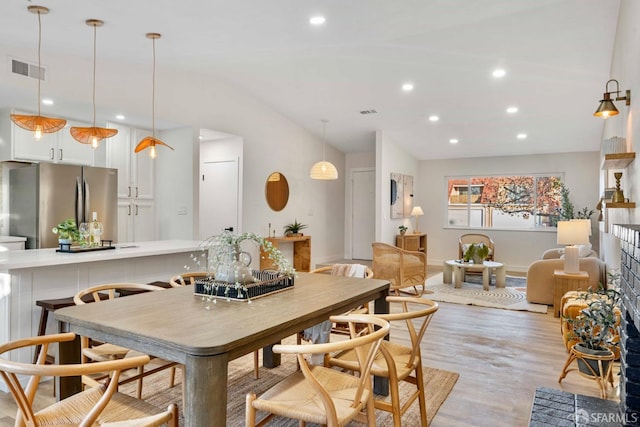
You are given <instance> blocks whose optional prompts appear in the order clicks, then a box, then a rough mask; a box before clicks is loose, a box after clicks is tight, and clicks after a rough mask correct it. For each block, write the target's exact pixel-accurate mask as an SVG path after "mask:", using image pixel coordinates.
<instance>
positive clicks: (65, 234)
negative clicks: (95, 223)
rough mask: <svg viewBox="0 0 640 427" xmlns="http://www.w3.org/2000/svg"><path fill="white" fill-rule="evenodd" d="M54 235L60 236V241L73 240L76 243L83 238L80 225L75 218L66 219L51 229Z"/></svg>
mask: <svg viewBox="0 0 640 427" xmlns="http://www.w3.org/2000/svg"><path fill="white" fill-rule="evenodd" d="M51 231H52V232H53V234H57V235H58V239H71V240H72V241H74V242H77V241H80V240H81V239H82V237H81V236H80V232H79V231H78V225H77V224H76V220H75V219H73V218H69V219H65V220H64V221H63V222H61V223H60V224H58V225H57V226H55V227H53V228H52V229H51Z"/></svg>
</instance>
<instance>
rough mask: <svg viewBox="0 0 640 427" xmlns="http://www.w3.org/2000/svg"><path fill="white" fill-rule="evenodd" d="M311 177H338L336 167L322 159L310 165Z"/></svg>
mask: <svg viewBox="0 0 640 427" xmlns="http://www.w3.org/2000/svg"><path fill="white" fill-rule="evenodd" d="M309 176H310V177H311V179H338V169H336V167H335V166H333V164H332V163H329V162H325V161H324V160H323V161H321V162H318V163H316V164H315V165H313V166H312V167H311V172H309Z"/></svg>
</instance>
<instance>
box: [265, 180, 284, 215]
mask: <svg viewBox="0 0 640 427" xmlns="http://www.w3.org/2000/svg"><path fill="white" fill-rule="evenodd" d="M264 195H265V197H266V199H267V204H268V205H269V207H270V208H271V209H273V210H274V211H276V212H278V211H281V210H282V209H284V207H285V206H287V202H288V201H289V183H288V182H287V178H285V176H284V175H283V174H281V173H280V172H273V173H272V174H271V175H269V177H268V178H267V183H266V184H265V186H264Z"/></svg>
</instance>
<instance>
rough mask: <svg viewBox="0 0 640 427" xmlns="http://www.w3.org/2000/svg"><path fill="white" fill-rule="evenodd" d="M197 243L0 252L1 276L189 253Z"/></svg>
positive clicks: (152, 242) (141, 243)
mask: <svg viewBox="0 0 640 427" xmlns="http://www.w3.org/2000/svg"><path fill="white" fill-rule="evenodd" d="M200 243H201V242H200V241H199V240H157V241H149V242H135V243H118V244H116V245H115V247H116V248H115V249H108V250H99V251H91V252H80V253H62V252H56V249H55V248H51V249H29V250H25V251H9V252H0V272H5V273H6V272H8V271H9V270H16V269H21V268H37V267H46V266H51V265H64V264H78V263H85V262H94V261H109V260H117V259H124V258H132V257H144V256H153V255H164V254H173V253H182V252H190V251H195V250H197V249H198V247H199V245H200Z"/></svg>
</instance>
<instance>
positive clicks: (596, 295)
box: [566, 285, 620, 350]
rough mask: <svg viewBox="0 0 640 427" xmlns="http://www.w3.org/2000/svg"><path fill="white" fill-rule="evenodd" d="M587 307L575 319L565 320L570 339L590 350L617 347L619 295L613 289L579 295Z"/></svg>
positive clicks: (602, 288)
mask: <svg viewBox="0 0 640 427" xmlns="http://www.w3.org/2000/svg"><path fill="white" fill-rule="evenodd" d="M580 298H583V299H585V300H586V301H587V304H588V306H587V307H586V308H583V309H582V310H580V314H579V315H578V316H576V317H575V318H566V321H567V323H569V324H570V325H571V332H570V334H571V336H570V337H571V338H572V339H577V340H579V341H580V344H581V345H582V346H584V347H586V348H588V349H591V350H606V349H610V348H611V347H613V346H616V345H617V342H616V341H615V340H614V337H616V336H618V326H617V323H618V316H619V308H618V304H619V302H620V293H619V292H618V291H617V290H615V289H606V288H604V287H603V286H602V285H600V289H598V290H597V291H595V292H593V291H590V292H584V293H582V294H581V295H580Z"/></svg>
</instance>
